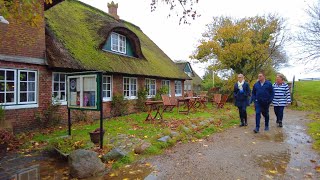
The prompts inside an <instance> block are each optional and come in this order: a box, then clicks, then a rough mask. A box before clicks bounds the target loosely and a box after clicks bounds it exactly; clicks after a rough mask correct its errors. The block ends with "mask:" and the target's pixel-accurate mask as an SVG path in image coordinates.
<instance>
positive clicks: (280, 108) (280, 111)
mask: <svg viewBox="0 0 320 180" xmlns="http://www.w3.org/2000/svg"><path fill="white" fill-rule="evenodd" d="M283 110H284V106H274V113H275V114H276V116H277V123H282V119H283Z"/></svg>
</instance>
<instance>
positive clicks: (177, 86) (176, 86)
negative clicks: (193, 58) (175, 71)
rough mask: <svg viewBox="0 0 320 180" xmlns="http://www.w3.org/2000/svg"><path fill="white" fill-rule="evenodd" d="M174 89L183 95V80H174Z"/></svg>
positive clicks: (179, 94)
mask: <svg viewBox="0 0 320 180" xmlns="http://www.w3.org/2000/svg"><path fill="white" fill-rule="evenodd" d="M174 89H175V94H176V96H182V82H181V81H174Z"/></svg>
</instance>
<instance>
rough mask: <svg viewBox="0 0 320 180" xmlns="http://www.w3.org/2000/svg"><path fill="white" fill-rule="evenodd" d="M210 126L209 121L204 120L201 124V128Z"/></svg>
mask: <svg viewBox="0 0 320 180" xmlns="http://www.w3.org/2000/svg"><path fill="white" fill-rule="evenodd" d="M209 124H210V121H209V120H204V121H201V122H200V123H199V125H200V126H208V125H209Z"/></svg>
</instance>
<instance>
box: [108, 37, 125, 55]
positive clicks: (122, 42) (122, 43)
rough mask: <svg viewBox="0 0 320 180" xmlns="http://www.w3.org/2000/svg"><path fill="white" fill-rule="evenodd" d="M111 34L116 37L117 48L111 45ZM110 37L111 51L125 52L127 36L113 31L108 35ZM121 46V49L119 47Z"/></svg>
mask: <svg viewBox="0 0 320 180" xmlns="http://www.w3.org/2000/svg"><path fill="white" fill-rule="evenodd" d="M112 36H115V37H116V39H117V43H115V44H117V46H116V47H117V48H114V47H113V44H114V43H113V39H114V38H112ZM110 38H111V51H115V52H117V53H121V54H127V47H126V46H127V45H126V44H127V42H126V41H127V38H126V37H125V36H123V35H121V34H118V33H115V32H112V33H111V35H110ZM121 48H122V49H121Z"/></svg>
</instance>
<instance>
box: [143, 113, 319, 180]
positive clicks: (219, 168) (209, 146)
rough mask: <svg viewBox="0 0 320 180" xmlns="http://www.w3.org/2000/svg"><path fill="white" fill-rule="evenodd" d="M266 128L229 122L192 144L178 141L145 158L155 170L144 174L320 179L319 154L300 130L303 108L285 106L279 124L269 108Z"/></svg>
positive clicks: (155, 176)
mask: <svg viewBox="0 0 320 180" xmlns="http://www.w3.org/2000/svg"><path fill="white" fill-rule="evenodd" d="M270 115H271V117H270V131H268V132H266V131H264V130H263V129H264V119H262V122H261V130H260V133H258V134H254V133H253V131H252V130H253V128H254V126H255V120H254V117H251V118H250V120H249V126H247V127H238V126H237V127H234V128H231V129H228V130H227V131H224V132H222V133H217V134H215V135H213V136H211V137H208V138H207V139H203V140H200V141H198V142H195V143H188V144H178V145H177V146H175V147H173V148H171V149H169V150H168V151H167V152H166V153H165V154H163V155H160V156H156V157H152V158H150V159H148V160H147V161H148V162H150V163H151V164H152V165H154V167H155V171H154V172H153V173H152V174H150V175H149V176H148V177H147V178H146V179H184V180H185V179H320V173H319V172H316V170H315V167H316V166H317V165H320V158H319V155H318V154H317V153H316V152H314V151H313V150H312V148H311V146H312V140H311V138H310V137H309V136H308V135H307V133H306V129H307V128H306V123H307V122H309V120H307V119H306V113H304V112H298V111H292V110H285V117H284V122H283V123H284V127H283V128H279V127H276V123H275V116H274V113H273V109H270Z"/></svg>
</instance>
